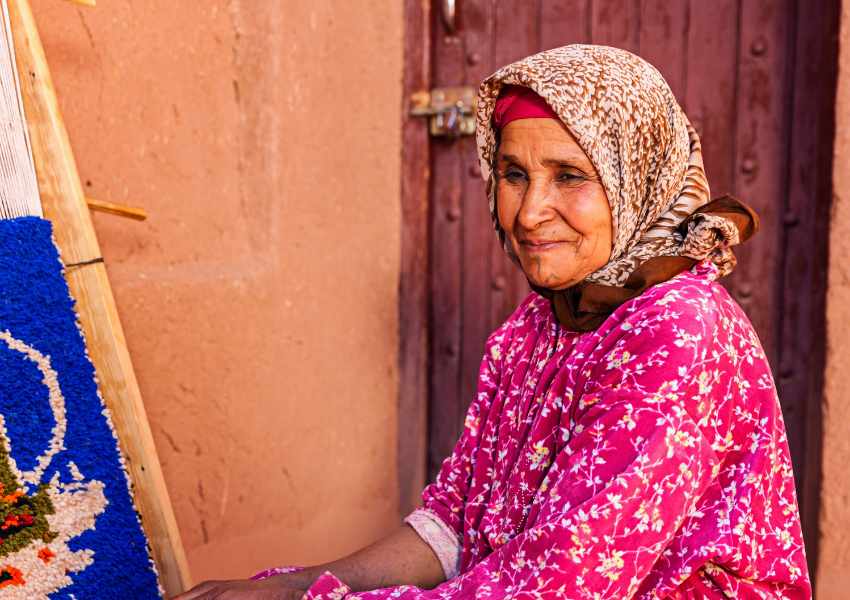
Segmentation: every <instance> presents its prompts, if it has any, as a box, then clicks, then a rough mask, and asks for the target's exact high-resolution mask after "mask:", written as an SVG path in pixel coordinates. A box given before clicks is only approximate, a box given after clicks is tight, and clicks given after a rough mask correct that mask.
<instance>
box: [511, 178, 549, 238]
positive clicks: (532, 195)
mask: <svg viewBox="0 0 850 600" xmlns="http://www.w3.org/2000/svg"><path fill="white" fill-rule="evenodd" d="M551 192H552V187H551V186H550V185H549V182H548V181H542V180H531V181H530V182H529V184H528V187H527V188H526V189H525V194H524V195H523V198H522V205H521V206H520V208H519V213H518V214H517V221H518V222H519V224H520V225H521V226H522V227H523V228H524V229H527V230H530V229H535V228H537V227H538V226H540V225H541V224H542V223H545V222H546V221H548V220H550V219H551V218H552V215H553V213H554V211H553V209H552V202H551V198H550V194H551Z"/></svg>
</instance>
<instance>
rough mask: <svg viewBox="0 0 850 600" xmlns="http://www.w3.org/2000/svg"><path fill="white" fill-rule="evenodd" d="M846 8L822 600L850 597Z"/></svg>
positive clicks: (849, 57)
mask: <svg viewBox="0 0 850 600" xmlns="http://www.w3.org/2000/svg"><path fill="white" fill-rule="evenodd" d="M842 4H843V6H842V15H841V33H840V37H839V58H838V90H837V97H836V105H835V117H836V131H835V155H834V162H833V189H834V195H833V200H832V215H831V217H830V257H829V263H830V264H829V283H828V288H827V312H826V319H827V363H826V373H825V382H824V405H823V410H824V414H823V419H824V420H823V462H822V468H823V471H822V489H821V518H820V530H821V532H820V533H821V538H820V548H819V566H818V573H817V590H818V594H817V597H818V599H819V600H844V599H846V598H848V597H850V468H848V466H850V430H849V429H848V427H850V387H848V385H847V371H848V367H847V365H848V363H850V264H849V263H848V260H847V259H848V257H850V3H848V2H842Z"/></svg>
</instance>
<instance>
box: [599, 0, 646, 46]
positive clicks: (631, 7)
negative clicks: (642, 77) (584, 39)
mask: <svg viewBox="0 0 850 600" xmlns="http://www.w3.org/2000/svg"><path fill="white" fill-rule="evenodd" d="M592 10H593V15H592V18H591V23H592V25H591V39H592V40H593V43H594V44H602V45H603V46H615V47H617V48H622V49H624V50H628V51H629V52H634V53H635V54H640V0H594V2H593V4H592Z"/></svg>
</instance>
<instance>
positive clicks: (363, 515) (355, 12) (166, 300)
mask: <svg viewBox="0 0 850 600" xmlns="http://www.w3.org/2000/svg"><path fill="white" fill-rule="evenodd" d="M33 10H34V13H35V15H36V18H37V21H38V23H39V26H40V29H41V33H42V38H43V43H44V46H45V50H46V53H47V57H48V60H49V62H50V65H51V68H52V72H53V78H54V83H55V84H56V88H57V91H58V94H59V96H60V104H61V108H62V110H63V112H64V116H65V120H66V124H67V127H68V130H69V134H70V139H71V142H72V144H73V147H74V151H75V154H76V157H77V162H78V165H79V169H80V173H81V177H82V179H83V181H84V185H85V188H86V190H87V192H88V193H89V195H91V196H92V197H95V198H98V199H103V200H110V201H113V202H121V203H128V204H139V205H142V206H144V207H145V208H146V209H147V210H148V211H149V213H150V219H149V220H148V221H147V222H145V223H136V222H132V221H129V220H123V219H120V218H116V217H112V216H102V215H97V216H96V219H95V224H96V228H97V232H98V234H99V237H100V240H101V242H102V247H103V253H104V256H105V258H106V262H107V267H108V269H109V273H110V277H111V280H112V284H113V287H114V291H115V295H116V297H117V301H118V307H119V310H120V312H121V316H122V320H123V323H124V327H125V330H126V334H127V339H128V342H129V346H130V351H131V354H132V356H133V360H134V363H135V366H136V370H137V374H138V378H139V381H140V384H141V388H142V393H143V396H144V399H145V403H146V407H147V412H148V416H149V418H150V421H151V425H152V428H153V432H154V436H155V441H156V445H157V449H158V452H159V456H160V459H161V462H162V465H163V468H164V472H165V478H166V481H167V484H168V488H169V490H170V493H171V498H172V502H173V505H174V509H175V512H176V516H177V520H178V524H179V526H180V530H181V532H182V536H183V541H184V544H185V547H186V550H187V553H188V557H189V562H190V566H191V569H192V574H193V576H194V578H195V580H199V579H205V578H211V577H215V578H223V577H224V578H226V577H236V576H245V575H248V574H250V573H251V572H252V571H253V570H254V569H258V568H260V567H263V566H268V565H270V564H272V565H273V564H281V563H310V562H314V561H320V560H324V559H328V558H332V557H335V556H337V555H339V554H341V553H343V552H346V551H348V550H351V549H353V548H355V547H357V546H359V545H361V544H363V543H365V542H367V541H369V540H370V539H372V538H375V537H377V536H379V535H380V534H381V533H382V532H384V531H386V530H387V529H388V528H390V527H392V526H394V525H395V524H396V523H397V490H396V478H395V473H396V467H395V447H396V439H395V435H396V427H395V423H396V413H395V405H396V393H397V373H396V359H397V285H398V269H399V232H400V228H399V218H400V213H399V168H400V165H399V161H400V130H399V127H400V122H401V117H400V112H399V111H400V107H401V96H400V95H401V74H402V36H403V31H402V26H403V23H402V3H401V2H396V1H390V0H383V1H379V0H362V1H360V2H356V3H355V2H343V1H334V0H316V1H311V2H299V1H296V0H281V1H275V2H265V1H253V0H204V1H203V2H173V1H170V0H146V1H145V2H138V1H136V0H109V1H106V2H100V3H98V6H97V7H96V8H85V7H80V6H77V5H74V4H72V3H69V2H59V1H58V0H33Z"/></svg>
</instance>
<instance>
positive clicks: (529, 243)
mask: <svg viewBox="0 0 850 600" xmlns="http://www.w3.org/2000/svg"><path fill="white" fill-rule="evenodd" d="M564 243H566V242H563V241H560V240H524V241H522V242H520V244H521V245H522V247H523V248H524V249H525V251H526V252H533V253H535V252H547V251H549V250H554V249H555V248H557V247H559V246H561V245H562V244H564Z"/></svg>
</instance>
